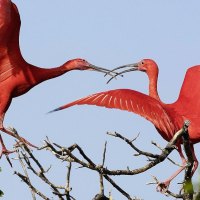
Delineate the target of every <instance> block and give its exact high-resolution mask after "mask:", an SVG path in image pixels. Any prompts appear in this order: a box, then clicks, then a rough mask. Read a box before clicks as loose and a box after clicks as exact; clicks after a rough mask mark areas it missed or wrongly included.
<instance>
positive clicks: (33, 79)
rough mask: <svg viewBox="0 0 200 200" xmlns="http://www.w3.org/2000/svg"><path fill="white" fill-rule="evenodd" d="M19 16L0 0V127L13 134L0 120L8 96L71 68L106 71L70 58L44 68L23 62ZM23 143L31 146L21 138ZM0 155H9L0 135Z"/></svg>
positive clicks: (4, 111) (18, 94)
mask: <svg viewBox="0 0 200 200" xmlns="http://www.w3.org/2000/svg"><path fill="white" fill-rule="evenodd" d="M20 24H21V22H20V16H19V12H18V9H17V7H16V5H15V4H14V3H12V2H11V1H10V0H0V88H1V92H0V130H1V131H3V132H5V133H7V134H9V135H11V136H13V137H16V135H15V134H14V133H13V132H12V131H10V130H8V129H6V128H4V126H3V120H4V116H5V113H6V111H7V110H8V108H9V106H10V103H11V101H12V98H14V97H17V96H20V95H23V94H24V93H26V92H28V91H29V90H30V89H31V88H33V87H34V86H36V85H38V84H39V83H41V82H43V81H46V80H48V79H52V78H55V77H58V76H61V75H62V74H64V73H66V72H69V71H71V70H96V71H99V72H103V73H109V70H107V69H104V68H100V67H96V66H94V65H92V64H90V63H88V62H87V61H85V60H83V59H74V60H70V61H68V62H66V63H64V64H63V65H61V66H59V67H56V68H52V69H45V68H40V67H36V66H33V65H31V64H29V63H27V62H26V61H25V60H24V58H23V57H22V55H21V52H20V47H19V32H20ZM21 140H22V141H24V142H25V143H26V144H28V145H30V146H33V147H35V146H34V145H32V144H31V143H29V142H28V141H27V140H25V139H24V138H22V137H21ZM0 144H1V145H2V152H1V153H0V157H1V156H2V154H6V155H7V154H9V153H11V152H12V151H8V150H7V149H6V147H5V145H4V143H3V140H2V138H1V135H0Z"/></svg>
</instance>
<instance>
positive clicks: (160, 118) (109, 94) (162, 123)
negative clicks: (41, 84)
mask: <svg viewBox="0 0 200 200" xmlns="http://www.w3.org/2000/svg"><path fill="white" fill-rule="evenodd" d="M83 104H88V105H96V106H101V107H106V108H116V109H120V110H126V111H129V112H133V113H136V114H138V115H140V116H142V117H144V118H146V119H147V120H149V121H150V122H152V123H153V124H154V125H155V126H156V128H157V129H159V130H160V131H161V132H164V133H166V134H167V135H172V133H174V131H175V126H174V124H173V123H172V119H171V118H170V116H169V114H168V113H167V111H166V109H165V108H164V106H163V105H162V104H161V103H160V102H159V101H157V100H156V99H154V98H152V97H150V96H148V95H145V94H142V93H140V92H137V91H134V90H129V89H118V90H110V91H106V92H100V93H96V94H92V95H90V96H87V97H84V98H82V99H79V100H76V101H74V102H71V103H69V104H66V105H64V106H61V107H59V108H57V109H55V110H53V111H51V112H54V111H59V110H62V109H65V108H68V107H71V106H74V105H83Z"/></svg>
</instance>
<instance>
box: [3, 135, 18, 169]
mask: <svg viewBox="0 0 200 200" xmlns="http://www.w3.org/2000/svg"><path fill="white" fill-rule="evenodd" d="M0 144H1V146H2V150H1V152H0V159H1V157H2V155H5V156H6V159H7V161H8V163H9V164H10V166H11V167H12V163H11V161H10V158H9V157H8V155H9V154H11V153H14V152H15V151H16V150H12V151H9V150H7V148H6V146H5V144H4V142H3V139H2V136H1V134H0Z"/></svg>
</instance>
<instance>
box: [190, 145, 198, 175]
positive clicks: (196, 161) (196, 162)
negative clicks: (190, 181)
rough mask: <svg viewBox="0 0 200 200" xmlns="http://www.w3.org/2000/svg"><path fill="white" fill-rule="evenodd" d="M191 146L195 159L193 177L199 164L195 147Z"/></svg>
mask: <svg viewBox="0 0 200 200" xmlns="http://www.w3.org/2000/svg"><path fill="white" fill-rule="evenodd" d="M190 146H191V150H192V156H193V159H194V163H193V168H192V176H193V175H194V173H195V171H196V169H197V168H198V165H199V162H198V160H197V158H196V155H195V153H194V146H193V145H190Z"/></svg>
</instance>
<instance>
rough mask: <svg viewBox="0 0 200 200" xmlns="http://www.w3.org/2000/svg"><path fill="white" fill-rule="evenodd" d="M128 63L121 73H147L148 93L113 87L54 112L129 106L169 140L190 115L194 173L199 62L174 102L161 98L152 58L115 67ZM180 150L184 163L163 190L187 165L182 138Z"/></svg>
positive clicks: (161, 187)
mask: <svg viewBox="0 0 200 200" xmlns="http://www.w3.org/2000/svg"><path fill="white" fill-rule="evenodd" d="M125 67H128V69H126V70H124V71H122V72H121V73H119V74H123V73H125V72H129V71H135V70H139V71H143V72H145V73H146V74H147V76H148V78H149V95H146V94H143V93H140V92H138V91H135V90H130V89H117V90H110V91H105V92H100V93H96V94H92V95H90V96H87V97H84V98H81V99H79V100H76V101H74V102H71V103H68V104H66V105H64V106H61V107H59V108H57V109H55V110H53V111H51V112H54V111H58V110H62V109H65V108H68V107H71V106H74V105H82V104H89V105H96V106H102V107H106V108H117V109H121V110H126V111H129V112H133V113H136V114H138V115H140V116H142V117H144V118H146V119H147V120H149V121H150V122H151V123H152V124H153V125H154V126H155V128H156V129H157V131H158V133H159V134H160V135H161V136H162V137H163V138H164V139H165V140H167V141H170V140H171V139H172V137H173V135H174V134H175V133H176V132H177V131H178V130H180V129H181V128H182V126H183V123H184V121H185V120H186V119H188V120H190V122H191V125H190V127H189V136H190V140H191V148H192V152H193V156H194V166H193V170H192V173H193V174H194V172H195V170H196V169H197V167H198V161H197V158H196V156H195V153H194V148H193V144H195V143H198V142H200V125H199V124H200V93H199V91H200V81H199V80H200V65H197V66H194V67H191V68H189V69H188V70H187V73H186V75H185V79H184V82H183V85H182V88H181V91H180V94H179V97H178V99H177V101H176V102H175V103H172V104H165V103H163V102H162V101H161V100H160V97H159V95H158V91H157V80H158V72H159V70H158V66H157V64H156V63H155V62H154V61H153V60H151V59H143V60H142V61H140V62H138V63H135V64H129V65H124V66H121V67H118V68H115V69H114V70H116V69H120V68H125ZM177 150H178V152H179V154H180V157H181V159H182V165H183V166H182V167H180V169H178V171H176V172H175V173H174V174H173V175H172V176H171V177H170V178H168V179H167V180H166V181H164V182H161V183H160V184H159V185H158V187H157V189H158V190H159V191H161V192H163V191H165V190H166V189H167V188H168V186H169V184H170V182H171V180H172V179H173V178H174V177H176V176H177V175H178V174H179V173H180V172H181V171H182V170H183V169H184V168H185V165H186V159H185V158H184V155H183V153H182V150H181V142H179V143H177Z"/></svg>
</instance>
